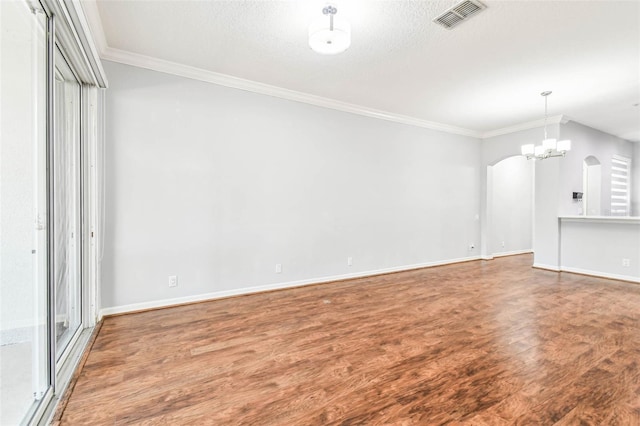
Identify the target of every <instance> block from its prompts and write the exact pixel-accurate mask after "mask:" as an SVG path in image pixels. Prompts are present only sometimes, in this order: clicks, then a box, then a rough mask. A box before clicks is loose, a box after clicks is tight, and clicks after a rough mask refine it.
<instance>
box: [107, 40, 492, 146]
mask: <svg viewBox="0 0 640 426" xmlns="http://www.w3.org/2000/svg"><path fill="white" fill-rule="evenodd" d="M100 57H101V58H102V59H104V60H107V61H113V62H118V63H121V64H126V65H133V66H136V67H140V68H146V69H149V70H152V71H159V72H162V73H166V74H172V75H177V76H180V77H185V78H190V79H193V80H199V81H204V82H207V83H213V84H217V85H220V86H225V87H231V88H234V89H239V90H245V91H248V92H253V93H258V94H262V95H267V96H273V97H276V98H281V99H286V100H289V101H294V102H302V103H306V104H310V105H315V106H319V107H323V108H330V109H334V110H337V111H343V112H348V113H352V114H358V115H363V116H365V117H372V118H378V119H380V120H387V121H393V122H396V123H401V124H407V125H410V126H416V127H422V128H425V129H431V130H438V131H441V132H446V133H452V134H456V135H462V136H470V137H473V138H480V137H481V136H482V133H481V132H478V131H476V130H470V129H465V128H462V127H456V126H451V125H448V124H442V123H436V122H434V121H427V120H421V119H419V118H414V117H409V116H406V115H400V114H394V113H391V112H387V111H381V110H378V109H373V108H369V107H365V106H362V105H356V104H350V103H346V102H342V101H338V100H335V99H329V98H325V97H322V96H317V95H311V94H308V93H303V92H298V91H295V90H289V89H284V88H282V87H277V86H271V85H268V84H264V83H259V82H257V81H252V80H246V79H243V78H238V77H234V76H230V75H226V74H220V73H216V72H213V71H208V70H204V69H202V68H196V67H191V66H188V65H183V64H179V63H176V62H171V61H166V60H163V59H158V58H153V57H150V56H144V55H140V54H137V53H132V52H127V51H124V50H120V49H114V48H112V47H106V48H105V49H104V50H103V51H102V54H101V55H100Z"/></svg>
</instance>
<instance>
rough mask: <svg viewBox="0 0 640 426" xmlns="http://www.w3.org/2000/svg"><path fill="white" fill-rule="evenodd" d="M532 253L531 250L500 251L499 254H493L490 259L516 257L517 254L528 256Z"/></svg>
mask: <svg viewBox="0 0 640 426" xmlns="http://www.w3.org/2000/svg"><path fill="white" fill-rule="evenodd" d="M529 253H533V250H531V249H527V250H512V251H502V252H500V253H493V255H492V257H505V256H517V255H519V254H529Z"/></svg>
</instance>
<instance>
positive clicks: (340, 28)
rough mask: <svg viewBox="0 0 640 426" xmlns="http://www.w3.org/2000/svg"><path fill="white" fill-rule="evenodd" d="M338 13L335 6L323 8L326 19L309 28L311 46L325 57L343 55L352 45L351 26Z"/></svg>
mask: <svg viewBox="0 0 640 426" xmlns="http://www.w3.org/2000/svg"><path fill="white" fill-rule="evenodd" d="M336 13H338V9H337V8H336V7H335V6H332V5H327V6H325V7H324V8H322V14H323V15H324V17H322V18H320V19H318V20H317V21H314V22H313V23H312V24H311V25H310V26H309V46H310V47H311V49H313V50H314V51H316V52H318V53H321V54H323V55H335V54H337V53H342V52H344V51H345V50H347V49H348V48H349V46H350V45H351V26H350V25H349V23H348V22H346V21H343V20H341V19H338V18H336V17H335V15H336Z"/></svg>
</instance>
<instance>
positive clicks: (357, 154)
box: [101, 62, 481, 308]
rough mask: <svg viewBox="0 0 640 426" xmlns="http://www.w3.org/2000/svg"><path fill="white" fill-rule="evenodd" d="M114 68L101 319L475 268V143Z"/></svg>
mask: <svg viewBox="0 0 640 426" xmlns="http://www.w3.org/2000/svg"><path fill="white" fill-rule="evenodd" d="M104 65H105V68H106V71H107V74H108V75H109V80H110V90H109V92H108V94H107V129H106V132H107V171H106V172H107V183H106V188H107V193H106V197H107V199H106V203H107V210H106V221H107V222H106V242H105V254H104V261H103V279H102V283H103V284H102V295H101V296H102V306H103V307H107V308H108V307H118V306H120V307H122V306H124V305H132V304H140V303H145V302H154V301H160V300H167V299H174V298H180V297H189V296H193V295H200V294H208V293H221V292H225V291H227V292H234V291H241V290H242V289H247V288H250V287H255V286H269V285H276V284H278V283H286V282H296V281H301V280H316V279H321V278H323V277H329V276H339V275H344V274H358V273H365V272H366V271H375V270H380V269H385V268H394V267H402V266H407V265H418V264H424V263H429V262H440V261H447V260H452V259H462V258H467V257H471V256H477V255H478V254H479V249H478V243H479V221H478V220H477V217H478V216H477V215H478V214H479V195H480V175H481V173H480V164H479V158H480V142H479V141H478V140H477V139H474V138H470V137H464V136H457V135H450V134H445V133H441V132H437V131H432V130H427V129H422V128H417V127H412V126H407V125H402V124H398V123H392V122H388V121H382V120H376V119H373V118H368V117H362V116H358V115H352V114H348V113H343V112H338V111H334V110H329V109H323V108H319V107H314V106H311V105H306V104H300V103H295V102H291V101H286V100H282V99H277V98H272V97H267V96H263V95H258V94H254V93H249V92H243V91H239V90H235V89H230V88H225V87H221V86H216V85H211V84H207V83H203V82H199V81H193V80H188V79H184V78H181V77H176V76H170V75H166V74H162V73H157V72H153V71H148V70H144V69H140V68H135V67H130V66H125V65H121V64H115V63H109V62H106V63H105V64H104ZM470 243H474V244H475V245H476V248H475V249H474V250H469V244H470ZM348 256H352V257H353V266H351V267H349V266H347V262H346V260H347V257H348ZM276 263H281V264H282V268H283V270H282V273H281V274H275V273H274V268H275V264H276ZM169 275H178V277H179V284H178V286H177V287H175V288H168V282H167V277H168V276H169Z"/></svg>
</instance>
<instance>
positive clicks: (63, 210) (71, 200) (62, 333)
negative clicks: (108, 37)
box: [53, 49, 82, 361]
mask: <svg viewBox="0 0 640 426" xmlns="http://www.w3.org/2000/svg"><path fill="white" fill-rule="evenodd" d="M54 85H55V88H54V90H55V97H54V98H55V108H54V111H55V113H54V122H55V124H54V127H55V136H54V144H53V145H54V146H53V163H54V166H53V222H54V223H53V238H54V256H53V268H54V288H55V290H54V294H55V327H54V330H55V339H56V354H57V360H58V361H59V360H60V359H61V358H62V357H63V355H64V354H65V350H66V349H67V347H69V343H70V342H71V341H72V340H73V338H74V336H75V335H76V333H77V332H78V331H79V330H80V326H81V323H82V321H81V318H82V312H81V309H80V306H81V285H80V270H81V265H80V253H81V247H80V240H81V221H80V204H81V200H80V84H79V83H78V81H77V79H76V78H75V76H74V74H73V72H72V71H71V68H70V67H69V65H68V64H67V62H66V60H65V58H64V56H63V55H62V54H61V52H60V51H59V50H58V49H56V58H55V79H54Z"/></svg>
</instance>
